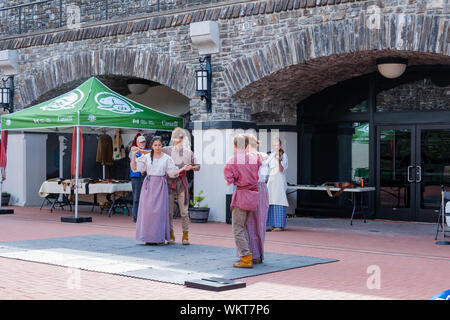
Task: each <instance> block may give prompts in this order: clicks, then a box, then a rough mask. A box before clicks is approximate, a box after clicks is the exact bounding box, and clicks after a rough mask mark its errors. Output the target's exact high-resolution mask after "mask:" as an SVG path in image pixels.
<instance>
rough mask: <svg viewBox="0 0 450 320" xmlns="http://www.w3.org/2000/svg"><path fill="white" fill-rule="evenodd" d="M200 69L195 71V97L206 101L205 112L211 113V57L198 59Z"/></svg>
mask: <svg viewBox="0 0 450 320" xmlns="http://www.w3.org/2000/svg"><path fill="white" fill-rule="evenodd" d="M198 60H199V62H200V69H199V70H195V95H196V96H199V97H201V99H202V100H203V99H206V111H207V112H211V79H212V71H211V56H210V55H207V56H205V57H204V58H199V59H198Z"/></svg>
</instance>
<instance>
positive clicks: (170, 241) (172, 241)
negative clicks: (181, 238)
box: [168, 230, 175, 244]
mask: <svg viewBox="0 0 450 320" xmlns="http://www.w3.org/2000/svg"><path fill="white" fill-rule="evenodd" d="M168 243H169V244H173V243H175V233H174V232H173V230H171V231H170V240H169V241H168Z"/></svg>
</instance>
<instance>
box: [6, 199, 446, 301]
mask: <svg viewBox="0 0 450 320" xmlns="http://www.w3.org/2000/svg"><path fill="white" fill-rule="evenodd" d="M13 208H14V210H15V213H14V214H13V215H0V241H1V242H6V241H21V240H33V239H45V238H56V237H69V236H81V235H92V234H104V235H114V236H123V237H134V234H135V224H134V223H133V221H132V219H131V217H129V216H123V215H119V214H116V215H113V216H112V217H111V218H108V216H107V214H102V215H101V214H100V213H99V212H94V213H91V212H89V211H88V210H87V211H86V212H80V215H84V216H86V215H88V216H91V217H92V218H93V222H91V223H83V224H71V223H61V222H60V217H61V216H67V215H73V213H70V212H68V211H60V210H57V211H54V212H53V213H50V212H49V211H48V210H47V209H45V208H44V209H43V210H39V208H30V207H25V208H24V207H13ZM81 208H83V207H81ZM174 222H175V235H176V238H177V239H176V241H177V242H180V240H181V233H182V232H181V223H180V220H175V221H174ZM434 232H435V225H434V224H426V223H407V222H389V221H378V220H367V223H363V221H362V220H355V221H354V223H353V226H350V225H349V220H348V219H312V218H290V219H288V224H287V231H285V232H270V233H267V235H266V243H265V246H266V251H268V252H273V253H281V254H291V255H302V256H312V257H319V258H333V259H337V260H339V261H338V262H335V263H329V264H322V265H315V266H311V267H305V268H297V269H291V270H286V271H280V272H274V273H270V274H264V275H259V276H254V277H247V278H243V279H240V281H244V282H246V284H247V286H246V288H242V289H235V290H230V291H224V292H211V291H205V290H199V289H194V288H187V287H185V286H182V285H176V284H168V283H163V282H157V281H151V280H144V279H137V278H130V277H126V276H119V275H111V274H106V273H99V272H94V271H83V270H79V269H73V268H67V267H60V266H54V265H48V264H43V263H35V262H28V261H20V260H15V259H10V258H0V279H1V280H0V299H2V300H10V299H11V300H17V299H20V300H29V299H45V300H78V299H82V300H86V299H87V300H99V299H101V300H111V299H114V300H142V299H144V300H184V299H189V300H303V299H306V300H310V299H312V300H373V299H381V300H388V299H397V300H416V299H420V300H426V299H429V298H431V297H432V296H434V295H435V294H437V293H439V292H442V291H444V290H447V289H449V288H450V282H449V281H448V279H447V274H446V273H447V271H448V270H449V267H450V246H439V245H436V244H435V241H434ZM190 241H191V243H195V244H204V245H213V246H220V247H227V248H233V247H234V244H233V239H232V236H231V225H228V224H225V223H216V222H208V223H204V224H203V223H191V224H190Z"/></svg>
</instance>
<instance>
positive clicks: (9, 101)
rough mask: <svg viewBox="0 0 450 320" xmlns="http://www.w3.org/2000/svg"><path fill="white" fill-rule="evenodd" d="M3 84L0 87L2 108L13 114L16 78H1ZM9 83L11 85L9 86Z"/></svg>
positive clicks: (0, 105)
mask: <svg viewBox="0 0 450 320" xmlns="http://www.w3.org/2000/svg"><path fill="white" fill-rule="evenodd" d="M1 80H2V84H1V87H0V107H1V108H3V111H5V110H8V111H9V113H13V110H14V77H13V76H9V77H7V78H1ZM8 82H9V85H8Z"/></svg>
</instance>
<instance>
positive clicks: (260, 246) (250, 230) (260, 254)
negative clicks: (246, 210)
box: [237, 182, 269, 259]
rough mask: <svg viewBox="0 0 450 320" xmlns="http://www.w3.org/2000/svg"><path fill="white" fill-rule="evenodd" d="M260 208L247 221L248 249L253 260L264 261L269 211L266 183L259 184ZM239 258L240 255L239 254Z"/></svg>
mask: <svg viewBox="0 0 450 320" xmlns="http://www.w3.org/2000/svg"><path fill="white" fill-rule="evenodd" d="M258 191H259V199H258V208H257V209H256V211H255V212H252V214H251V215H250V216H249V218H248V220H247V234H248V248H249V249H250V252H251V253H252V259H258V258H261V259H264V239H265V238H266V221H267V213H268V210H269V191H268V190H267V185H266V184H265V183H264V182H258ZM237 256H239V253H238V252H237Z"/></svg>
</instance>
